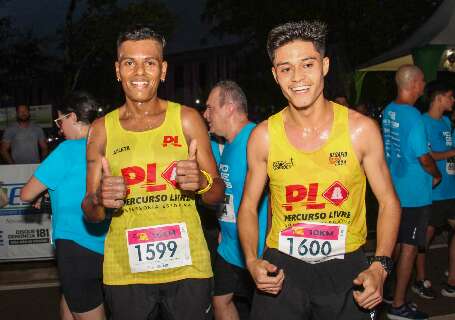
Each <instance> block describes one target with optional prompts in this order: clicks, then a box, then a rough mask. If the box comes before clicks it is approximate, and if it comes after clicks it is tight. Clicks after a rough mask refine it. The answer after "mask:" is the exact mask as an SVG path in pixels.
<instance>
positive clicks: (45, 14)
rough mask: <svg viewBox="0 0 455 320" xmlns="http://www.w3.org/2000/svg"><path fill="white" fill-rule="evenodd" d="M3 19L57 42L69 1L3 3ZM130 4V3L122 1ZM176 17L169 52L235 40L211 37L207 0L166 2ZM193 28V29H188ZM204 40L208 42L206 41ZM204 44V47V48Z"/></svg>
mask: <svg viewBox="0 0 455 320" xmlns="http://www.w3.org/2000/svg"><path fill="white" fill-rule="evenodd" d="M2 1H6V2H3V4H0V16H9V17H10V18H11V22H12V24H13V27H15V28H18V29H19V30H22V31H28V30H32V32H33V34H34V35H36V36H40V37H41V36H46V37H48V39H49V40H51V41H52V40H53V39H55V40H56V39H57V37H56V31H57V29H58V28H62V27H63V23H64V19H65V13H66V10H67V7H68V3H69V0H0V3H2ZM119 2H120V3H127V2H128V0H120V1H119ZM162 2H163V3H165V4H166V5H167V6H168V8H169V9H170V10H171V12H172V13H173V14H174V15H175V16H176V18H177V21H176V24H177V26H176V30H175V32H174V34H173V35H172V37H171V39H168V40H170V41H169V42H168V47H167V50H166V51H167V52H168V53H171V52H180V51H186V50H193V49H200V48H201V47H210V46H216V45H219V44H221V43H220V42H222V44H226V43H228V42H235V41H236V39H235V38H234V37H225V38H224V39H223V40H220V39H218V38H217V37H214V36H211V35H209V29H210V28H209V26H208V25H206V24H204V23H202V22H201V21H200V15H201V13H202V11H203V10H204V5H205V0H163V1H162ZM188 26H191V27H188ZM203 40H204V41H203ZM202 43H203V45H202Z"/></svg>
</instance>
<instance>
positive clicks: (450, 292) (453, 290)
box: [441, 283, 455, 298]
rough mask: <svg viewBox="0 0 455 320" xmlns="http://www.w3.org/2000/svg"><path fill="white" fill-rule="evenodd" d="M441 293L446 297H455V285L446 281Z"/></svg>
mask: <svg viewBox="0 0 455 320" xmlns="http://www.w3.org/2000/svg"><path fill="white" fill-rule="evenodd" d="M441 294H442V295H443V296H444V297H449V298H455V286H451V285H450V284H448V283H446V284H445V286H444V288H442V289H441Z"/></svg>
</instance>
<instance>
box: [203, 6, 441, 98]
mask: <svg viewBox="0 0 455 320" xmlns="http://www.w3.org/2000/svg"><path fill="white" fill-rule="evenodd" d="M441 2H442V0H422V1H413V0H403V1H395V0H376V1H373V0H368V1H342V0H305V1H293V0H281V1H275V0H263V1H254V0H250V1H242V0H208V1H207V3H206V8H205V12H204V15H203V17H204V19H205V20H206V21H208V22H210V23H211V25H212V32H213V33H215V34H217V35H219V36H223V35H236V36H238V37H239V39H240V42H241V44H242V48H243V50H241V51H240V52H239V55H240V56H242V58H243V60H242V61H243V63H242V70H241V72H240V74H241V76H240V78H239V79H238V80H239V82H241V84H242V85H243V86H244V87H245V89H246V90H247V92H249V100H252V101H253V103H257V104H260V105H263V106H268V105H270V104H273V105H277V104H278V105H279V104H281V103H283V102H284V101H283V100H282V97H281V94H280V93H279V91H278V88H277V86H276V85H275V84H274V83H273V80H272V77H271V74H270V61H269V60H268V57H267V55H266V52H265V44H266V39H267V34H268V32H269V31H270V29H271V28H272V27H274V26H275V25H278V24H281V23H284V22H287V21H292V20H293V21H296V20H301V19H305V18H306V19H315V18H317V19H321V20H324V21H326V22H327V23H328V25H329V37H328V55H329V57H330V58H331V62H332V63H331V73H330V74H329V76H328V77H327V80H328V81H329V84H328V85H327V86H326V87H327V88H328V89H331V90H332V91H333V92H331V93H330V94H329V95H332V94H336V93H335V91H336V89H335V88H339V87H340V86H341V87H342V90H340V91H346V90H347V89H348V87H349V85H350V84H349V79H351V72H352V71H353V69H354V67H355V66H357V65H359V64H360V63H362V62H365V61H367V60H368V59H371V58H372V57H374V56H376V55H378V54H379V53H381V52H383V51H384V50H387V49H389V48H391V47H393V46H394V45H396V44H397V43H399V42H400V41H403V40H404V39H405V38H406V37H407V36H409V34H410V33H411V32H412V31H414V30H415V29H416V28H417V27H419V26H420V25H421V24H422V23H423V22H424V21H425V20H426V19H428V18H429V17H430V16H431V14H432V13H433V12H434V10H435V9H436V8H437V6H438V5H439V4H440V3H441ZM271 93H272V94H271Z"/></svg>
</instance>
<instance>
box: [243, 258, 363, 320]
mask: <svg viewBox="0 0 455 320" xmlns="http://www.w3.org/2000/svg"><path fill="white" fill-rule="evenodd" d="M264 259H265V260H267V261H269V262H271V263H272V264H274V265H276V266H277V267H278V268H279V269H283V271H284V276H285V279H284V282H283V288H282V290H281V291H280V293H279V294H278V295H276V296H275V295H269V294H266V293H263V292H262V291H259V290H256V293H255V295H254V297H253V306H252V310H251V319H252V320H268V319H270V320H272V319H273V320H276V319H286V320H294V319H295V320H306V319H308V320H309V319H312V320H327V319H337V320H367V319H368V320H370V319H371V317H370V312H369V311H366V310H363V309H361V308H360V307H358V305H357V304H356V303H355V301H354V298H353V295H352V293H353V290H354V286H353V283H352V280H354V278H356V277H357V275H358V274H359V273H360V272H362V271H363V270H365V269H367V268H368V262H367V259H366V258H365V255H364V254H363V252H362V251H361V250H357V251H355V252H353V253H348V254H346V255H345V257H344V259H333V260H329V261H326V262H321V263H318V264H309V263H306V262H303V261H301V260H299V259H296V258H294V257H291V256H289V255H286V254H284V253H281V252H279V251H278V250H276V249H267V251H266V252H265V253H264Z"/></svg>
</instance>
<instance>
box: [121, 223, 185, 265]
mask: <svg viewBox="0 0 455 320" xmlns="http://www.w3.org/2000/svg"><path fill="white" fill-rule="evenodd" d="M126 239H127V245H128V258H129V263H130V268H131V272H132V273H136V272H146V271H155V270H162V269H171V268H177V267H182V266H186V265H191V264H192V262H191V253H190V244H189V240H188V231H187V229H186V224H185V223H177V224H163V225H158V226H153V227H144V228H135V229H129V230H126Z"/></svg>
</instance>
